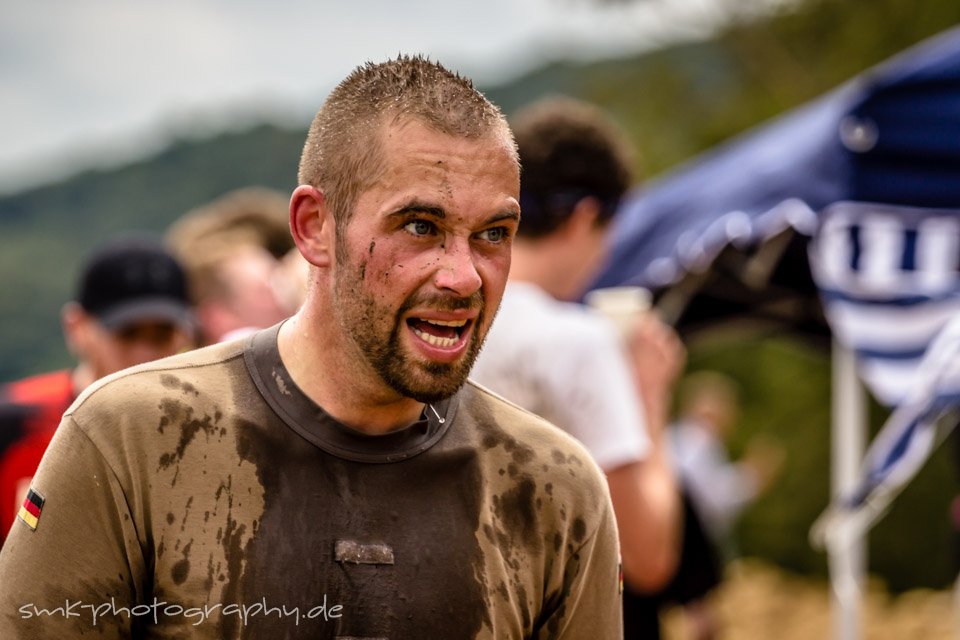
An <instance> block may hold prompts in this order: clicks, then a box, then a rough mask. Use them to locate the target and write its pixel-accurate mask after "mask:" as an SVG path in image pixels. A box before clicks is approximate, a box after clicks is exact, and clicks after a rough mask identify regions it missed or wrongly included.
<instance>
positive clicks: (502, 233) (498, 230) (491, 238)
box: [480, 227, 507, 243]
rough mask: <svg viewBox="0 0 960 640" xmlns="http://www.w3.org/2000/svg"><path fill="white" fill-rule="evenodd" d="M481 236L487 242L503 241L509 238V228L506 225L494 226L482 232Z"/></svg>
mask: <svg viewBox="0 0 960 640" xmlns="http://www.w3.org/2000/svg"><path fill="white" fill-rule="evenodd" d="M480 237H481V238H483V239H484V240H486V241H487V242H496V243H499V242H503V241H504V240H506V239H507V230H506V229H505V228H504V227H493V228H492V229H486V230H484V231H481V232H480Z"/></svg>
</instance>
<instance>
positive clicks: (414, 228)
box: [403, 220, 434, 236]
mask: <svg viewBox="0 0 960 640" xmlns="http://www.w3.org/2000/svg"><path fill="white" fill-rule="evenodd" d="M403 228H404V229H406V230H407V232H409V233H412V234H413V235H415V236H426V235H430V234H431V233H433V230H434V226H433V223H432V222H427V221H426V220H413V221H411V222H408V223H407V224H405V225H403Z"/></svg>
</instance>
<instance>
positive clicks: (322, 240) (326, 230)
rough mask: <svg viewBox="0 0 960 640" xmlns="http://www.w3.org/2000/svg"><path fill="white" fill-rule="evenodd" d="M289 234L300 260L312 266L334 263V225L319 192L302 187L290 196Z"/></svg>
mask: <svg viewBox="0 0 960 640" xmlns="http://www.w3.org/2000/svg"><path fill="white" fill-rule="evenodd" d="M290 232H291V233H292V234H293V241H294V242H295V243H296V244H297V249H299V250H300V253H301V255H303V257H304V259H305V260H306V261H307V262H309V263H310V264H312V265H313V266H315V267H321V268H325V267H329V266H330V265H331V264H332V263H333V260H334V246H335V244H334V242H335V234H336V223H335V221H334V219H333V211H332V210H331V209H330V207H329V206H328V205H327V199H326V197H325V196H324V195H323V192H322V191H320V190H319V189H317V188H316V187H311V186H310V185H305V184H302V185H300V186H299V187H297V188H296V189H294V191H293V195H291V196H290Z"/></svg>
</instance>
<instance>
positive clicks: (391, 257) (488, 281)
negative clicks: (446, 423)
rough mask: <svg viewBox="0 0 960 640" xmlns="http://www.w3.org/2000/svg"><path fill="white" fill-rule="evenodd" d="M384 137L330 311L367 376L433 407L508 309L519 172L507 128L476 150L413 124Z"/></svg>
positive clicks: (340, 247)
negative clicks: (505, 299)
mask: <svg viewBox="0 0 960 640" xmlns="http://www.w3.org/2000/svg"><path fill="white" fill-rule="evenodd" d="M381 136H382V143H383V145H382V146H383V160H384V163H383V166H384V171H383V173H382V174H381V175H380V176H379V179H378V180H377V181H376V182H375V183H374V184H373V186H372V187H371V188H369V189H368V190H367V191H365V192H363V193H362V194H360V196H359V198H358V200H357V203H356V206H355V207H354V210H353V214H352V217H351V218H350V220H349V222H348V223H347V225H346V227H345V229H344V232H343V237H340V238H338V239H337V259H336V265H335V270H334V296H335V299H334V305H335V309H336V314H337V316H338V320H339V322H340V324H341V328H342V330H343V332H344V334H345V335H346V336H348V338H349V340H350V341H351V342H352V343H353V345H354V346H355V347H356V349H357V351H358V352H359V356H360V358H361V359H362V360H363V361H364V362H365V366H367V367H369V368H370V369H372V370H373V372H374V374H375V375H376V376H378V377H379V379H380V380H381V381H382V382H383V383H385V384H386V385H387V386H389V387H390V388H391V389H392V390H393V391H395V392H396V393H398V394H400V395H402V396H405V397H410V398H414V399H416V400H418V401H420V402H435V401H437V400H439V399H442V398H445V397H448V396H450V395H452V394H453V393H454V392H455V391H456V390H457V389H459V388H460V386H461V385H462V384H463V383H464V381H465V380H466V377H467V374H468V373H469V371H470V368H471V366H472V365H473V361H474V360H475V358H476V356H477V353H478V352H479V350H480V346H481V344H482V342H483V338H484V337H485V336H486V333H487V330H488V329H489V327H490V323H491V322H492V321H493V316H494V314H495V313H496V310H497V308H498V306H499V305H500V298H501V296H502V295H503V289H504V286H505V284H506V280H507V275H508V272H509V270H510V247H511V242H512V238H513V235H514V233H515V232H516V228H517V224H518V222H519V217H520V215H519V214H520V207H519V204H518V197H519V196H518V193H519V183H520V176H519V169H518V167H517V163H516V161H515V160H514V159H513V156H512V154H511V149H510V143H509V140H508V138H507V136H506V135H505V134H504V133H503V132H501V131H499V130H498V131H497V132H495V133H490V134H489V135H487V136H485V137H482V138H480V139H475V140H470V139H463V138H457V137H452V136H448V135H446V134H442V133H438V132H436V131H434V130H432V129H429V128H428V127H426V126H424V125H423V124H421V123H420V122H418V121H416V120H407V121H403V122H400V123H397V124H391V125H385V126H384V129H383V131H382V132H381ZM361 366H364V365H361Z"/></svg>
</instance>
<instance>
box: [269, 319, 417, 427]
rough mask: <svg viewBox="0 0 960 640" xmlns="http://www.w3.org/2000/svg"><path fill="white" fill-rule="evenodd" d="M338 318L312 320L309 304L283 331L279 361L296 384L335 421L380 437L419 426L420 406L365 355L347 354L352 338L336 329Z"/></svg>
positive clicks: (280, 336) (279, 342)
mask: <svg viewBox="0 0 960 640" xmlns="http://www.w3.org/2000/svg"><path fill="white" fill-rule="evenodd" d="M337 326H338V323H337V320H336V319H335V318H319V317H313V314H312V313H311V311H310V305H309V304H304V305H303V307H301V309H300V311H299V312H297V314H296V315H294V316H293V317H292V318H290V319H289V320H288V321H286V322H285V323H284V324H283V326H281V327H280V333H279V336H278V338H277V342H278V345H277V346H278V348H279V351H280V359H281V360H282V361H283V364H284V366H285V367H286V369H287V371H288V372H289V374H290V377H291V378H293V381H294V382H296V384H297V386H298V387H299V388H300V389H301V390H302V391H303V392H304V393H305V394H306V395H307V397H309V398H310V399H311V400H313V401H314V402H315V403H317V404H318V405H320V406H321V407H322V408H323V410H324V411H326V412H327V413H328V414H329V415H331V416H332V417H333V418H335V419H336V420H337V421H339V422H341V423H342V424H345V425H347V426H349V427H351V428H353V429H356V430H358V431H361V432H364V433H367V434H371V435H379V434H383V433H388V432H390V431H394V430H396V429H400V428H403V427H405V426H407V425H410V424H412V423H414V422H416V421H417V420H418V419H419V417H420V415H421V414H422V412H423V408H424V405H423V403H421V402H418V401H416V400H414V399H413V398H408V397H405V396H402V395H400V394H399V393H397V392H396V391H394V390H393V389H391V388H389V387H388V386H387V385H386V384H385V383H384V382H382V381H381V380H380V379H379V378H378V377H377V376H376V374H375V373H374V372H372V371H371V370H370V366H369V365H368V364H367V363H366V361H364V360H363V359H362V358H361V357H359V356H355V355H353V354H351V353H348V349H349V345H348V344H347V342H348V340H349V339H348V338H346V337H345V336H343V335H342V334H341V333H340V332H337V331H334V330H333V328H334V327H337Z"/></svg>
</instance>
